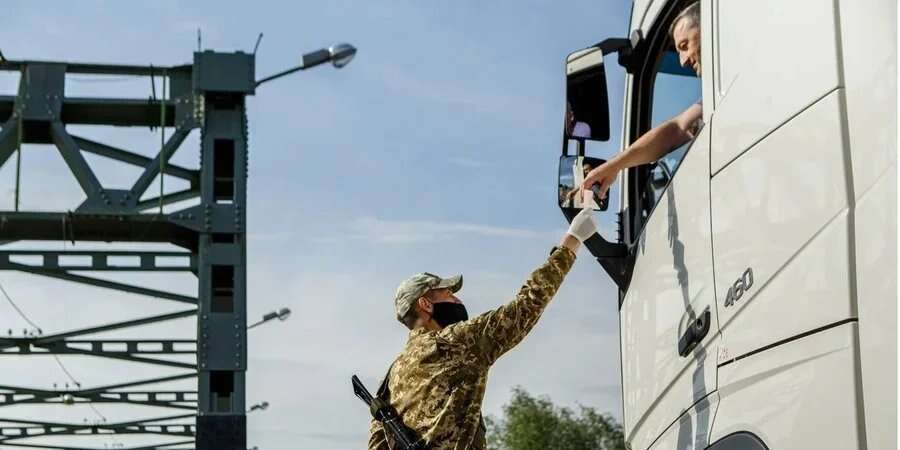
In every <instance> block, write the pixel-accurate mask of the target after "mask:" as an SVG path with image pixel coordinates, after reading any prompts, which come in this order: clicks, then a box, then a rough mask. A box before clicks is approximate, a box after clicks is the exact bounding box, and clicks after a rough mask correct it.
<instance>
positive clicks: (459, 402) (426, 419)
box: [369, 209, 597, 450]
mask: <svg viewBox="0 0 900 450" xmlns="http://www.w3.org/2000/svg"><path fill="white" fill-rule="evenodd" d="M596 231H597V224H596V222H595V221H594V218H593V211H592V210H590V209H584V210H582V211H581V213H579V214H578V215H577V216H576V217H575V218H574V219H573V220H572V223H571V226H570V227H569V230H568V231H567V232H566V234H565V235H564V237H563V239H562V241H561V242H560V244H559V245H558V246H556V247H554V248H553V250H552V251H551V252H550V256H549V257H548V259H547V261H546V262H545V263H544V264H543V265H541V266H540V267H538V268H537V270H535V271H534V272H532V274H531V276H530V277H529V278H528V280H527V281H525V284H524V285H523V286H522V288H521V289H520V290H519V293H518V294H517V295H516V298H515V299H513V300H512V301H511V302H509V303H507V304H505V305H503V306H500V307H499V308H497V309H495V310H493V311H488V312H486V313H484V314H482V315H480V316H477V317H475V318H472V319H469V318H468V314H467V312H466V307H465V305H463V303H462V302H461V301H460V300H459V298H457V297H456V295H455V294H456V293H457V292H459V290H460V289H461V288H462V281H463V280H462V275H456V276H453V277H449V278H441V277H439V276H437V275H433V274H430V273H427V272H426V273H420V274H418V275H414V276H412V277H410V278H409V279H407V280H406V281H404V282H403V283H400V287H399V288H397V294H396V296H395V298H394V304H395V307H396V312H397V319H398V320H399V321H400V322H401V323H403V324H404V325H406V326H407V328H409V329H410V330H411V331H410V332H409V340H408V341H407V343H406V348H404V349H403V351H402V352H401V353H400V355H399V356H398V357H397V359H396V360H395V361H394V363H393V364H392V365H391V368H390V369H389V370H388V374H387V375H386V376H385V379H384V381H383V382H382V386H381V388H379V390H378V396H379V397H380V398H382V399H383V400H386V401H387V402H388V403H390V405H391V406H393V408H394V409H395V410H396V411H397V413H398V414H399V416H400V418H401V419H402V421H403V423H404V424H405V425H406V426H407V427H409V428H410V429H412V430H413V431H414V432H416V433H417V434H418V436H419V437H421V438H422V439H424V441H425V443H426V448H428V449H432V450H439V449H484V448H485V428H484V420H483V418H482V416H481V403H482V401H483V399H484V390H485V386H486V385H487V374H488V369H490V367H491V365H492V364H494V362H495V361H496V360H497V358H499V357H500V356H501V355H503V354H504V353H506V352H507V351H509V350H510V349H512V348H513V347H515V346H516V344H518V343H519V342H520V341H521V340H522V339H523V338H525V335H527V334H528V332H529V331H531V329H532V327H534V325H535V324H536V323H537V321H538V319H539V318H540V317H541V313H542V312H543V311H544V308H545V307H546V306H547V304H548V303H549V302H550V300H551V299H552V298H553V296H554V294H556V291H557V289H558V288H559V286H560V284H562V281H563V278H565V276H566V274H567V273H568V272H569V269H570V268H571V267H572V264H573V263H574V262H575V253H576V252H577V251H578V247H579V246H580V244H581V242H584V240H585V239H587V238H589V237H590V236H592V235H593V234H594V233H595V232H596ZM395 448H396V446H395V445H394V443H393V436H392V435H390V433H385V430H384V427H383V426H382V424H381V422H378V421H376V420H373V421H372V426H371V429H370V432H369V449H370V450H388V449H395Z"/></svg>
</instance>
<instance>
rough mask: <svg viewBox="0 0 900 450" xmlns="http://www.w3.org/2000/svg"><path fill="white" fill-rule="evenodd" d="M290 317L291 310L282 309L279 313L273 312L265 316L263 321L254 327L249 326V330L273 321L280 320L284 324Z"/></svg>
mask: <svg viewBox="0 0 900 450" xmlns="http://www.w3.org/2000/svg"><path fill="white" fill-rule="evenodd" d="M290 315H291V310H290V308H281V309H279V310H278V311H272V312H270V313H268V314H266V315H264V316H263V318H262V320H260V321H259V322H256V323H254V324H253V325H250V326H248V327H247V329H248V330H249V329H251V328H253V327H258V326H260V325H262V324H264V323H266V322H268V321H270V320H272V319H278V320H280V321H282V322H283V321H285V320H287V318H288V317H290Z"/></svg>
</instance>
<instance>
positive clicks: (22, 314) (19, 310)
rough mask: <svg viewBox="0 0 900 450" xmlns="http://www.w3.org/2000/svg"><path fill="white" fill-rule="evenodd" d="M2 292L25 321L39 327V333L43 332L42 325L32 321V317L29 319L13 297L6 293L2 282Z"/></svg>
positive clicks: (0, 289)
mask: <svg viewBox="0 0 900 450" xmlns="http://www.w3.org/2000/svg"><path fill="white" fill-rule="evenodd" d="M0 292H3V296H4V297H6V301H7V302H9V304H10V305H12V307H13V309H15V310H16V312H17V313H19V316H21V317H22V318H23V319H25V321H26V322H28V323H29V324H30V325H31V326H33V327H35V328H37V330H38V333H41V327H39V326H37V324H36V323H34V322H32V321H31V319H29V318H28V316H26V315H25V313H24V312H22V310H21V309H19V305H16V302H14V301H13V299H12V298H10V296H9V294H8V293H6V289H3V284H0Z"/></svg>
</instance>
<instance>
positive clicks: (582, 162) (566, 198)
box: [557, 156, 609, 211]
mask: <svg viewBox="0 0 900 450" xmlns="http://www.w3.org/2000/svg"><path fill="white" fill-rule="evenodd" d="M605 162H606V160H605V159H600V158H591V157H585V156H560V157H559V178H558V182H557V189H558V196H559V207H560V208H563V209H567V208H572V209H577V210H581V209H583V208H585V207H589V208H592V209H593V210H594V211H606V209H607V208H609V195H607V196H605V197H604V198H602V199H601V198H600V197H599V196H598V195H597V193H596V192H595V193H594V194H593V195H592V196H591V198H590V199H588V200H589V201H590V205H585V204H584V201H585V199H584V198H583V195H582V193H581V182H582V181H584V177H585V176H587V174H588V172H590V171H591V170H592V169H593V168H595V167H598V166H600V165H601V164H603V163H605Z"/></svg>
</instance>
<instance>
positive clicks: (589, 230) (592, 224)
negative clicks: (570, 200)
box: [568, 208, 597, 243]
mask: <svg viewBox="0 0 900 450" xmlns="http://www.w3.org/2000/svg"><path fill="white" fill-rule="evenodd" d="M596 232H597V222H596V221H595V220H594V210H593V209H591V208H584V209H582V210H581V212H580V213H578V215H577V216H575V218H574V219H572V223H571V224H569V231H568V233H569V234H571V235H572V236H574V237H575V239H578V241H579V242H581V243H584V241H585V240H586V239H587V238H589V237H591V236H593V235H594V233H596Z"/></svg>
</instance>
